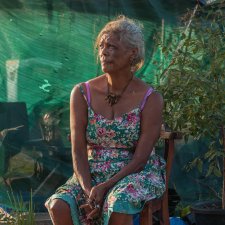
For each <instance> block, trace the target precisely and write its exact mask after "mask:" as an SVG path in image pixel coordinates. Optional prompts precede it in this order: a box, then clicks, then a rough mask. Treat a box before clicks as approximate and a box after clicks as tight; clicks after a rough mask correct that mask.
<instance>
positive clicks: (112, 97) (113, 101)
mask: <svg viewBox="0 0 225 225" xmlns="http://www.w3.org/2000/svg"><path fill="white" fill-rule="evenodd" d="M120 97H121V95H116V94H113V93H112V92H110V93H109V94H108V95H107V96H106V97H105V100H106V101H107V102H108V104H109V105H110V106H112V105H114V104H116V103H117V102H118V101H119V99H120Z"/></svg>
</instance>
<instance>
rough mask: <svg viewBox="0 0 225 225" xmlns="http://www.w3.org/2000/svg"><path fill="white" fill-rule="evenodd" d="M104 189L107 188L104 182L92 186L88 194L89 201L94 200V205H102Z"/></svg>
mask: <svg viewBox="0 0 225 225" xmlns="http://www.w3.org/2000/svg"><path fill="white" fill-rule="evenodd" d="M106 191H107V189H106V187H105V185H104V183H101V184H98V185H96V186H94V187H92V189H91V192H90V195H89V201H90V202H94V203H95V204H96V205H102V203H103V200H104V196H105V194H106Z"/></svg>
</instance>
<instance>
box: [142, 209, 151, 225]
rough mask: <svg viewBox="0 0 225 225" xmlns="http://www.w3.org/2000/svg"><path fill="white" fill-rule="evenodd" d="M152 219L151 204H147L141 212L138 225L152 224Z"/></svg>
mask: <svg viewBox="0 0 225 225" xmlns="http://www.w3.org/2000/svg"><path fill="white" fill-rule="evenodd" d="M152 219H153V218H152V208H151V205H147V206H146V207H145V209H143V210H142V212H141V215H140V225H153V222H152Z"/></svg>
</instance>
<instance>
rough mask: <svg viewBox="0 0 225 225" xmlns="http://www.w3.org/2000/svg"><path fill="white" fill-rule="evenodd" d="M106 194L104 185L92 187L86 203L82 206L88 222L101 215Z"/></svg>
mask: <svg viewBox="0 0 225 225" xmlns="http://www.w3.org/2000/svg"><path fill="white" fill-rule="evenodd" d="M105 193H106V188H105V187H104V184H102V183H101V184H98V185H96V186H94V187H92V189H91V191H90V195H89V197H88V199H87V200H86V203H85V204H83V205H81V206H80V208H81V209H84V210H85V213H86V216H87V219H88V220H92V219H95V218H97V217H98V216H99V215H100V212H101V208H102V204H103V202H104V196H105Z"/></svg>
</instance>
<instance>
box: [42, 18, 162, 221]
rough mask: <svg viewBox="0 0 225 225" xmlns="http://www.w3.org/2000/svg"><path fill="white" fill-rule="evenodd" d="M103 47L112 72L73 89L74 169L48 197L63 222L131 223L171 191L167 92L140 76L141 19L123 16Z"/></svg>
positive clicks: (104, 36) (100, 40) (101, 41)
mask: <svg viewBox="0 0 225 225" xmlns="http://www.w3.org/2000/svg"><path fill="white" fill-rule="evenodd" d="M96 47H97V49H98V56H99V59H100V62H101V66H102V71H103V72H104V74H103V75H101V76H99V77H97V78H94V79H92V80H89V81H87V82H85V83H81V84H79V85H76V86H75V87H74V89H73V90H72V93H71V100H70V128H71V143H72V156H73V167H74V175H73V176H72V177H71V178H70V179H69V180H68V181H67V182H66V184H64V185H63V186H61V187H60V188H58V189H57V191H56V193H55V194H54V195H53V196H51V197H50V198H49V199H48V200H47V202H46V207H47V208H48V210H49V213H50V216H51V218H52V221H53V223H54V224H55V225H65V224H66V225H72V224H74V225H81V224H82V225H87V224H96V225H103V224H104V225H106V224H109V225H124V224H126V225H131V224H133V220H132V215H133V214H136V213H139V212H140V211H141V210H142V209H143V207H144V205H145V203H146V202H147V201H149V200H151V199H153V198H158V197H160V196H161V195H162V194H163V192H164V190H165V183H164V175H165V171H164V169H165V163H164V161H163V160H162V159H161V158H160V157H159V156H157V155H156V154H155V153H154V151H153V148H154V144H155V142H156V141H157V139H158V137H159V133H160V127H161V124H162V109H163V99H162V97H161V95H160V94H159V93H157V92H156V91H154V89H153V88H152V87H149V86H148V85H147V84H146V83H144V82H143V81H142V80H140V79H138V78H137V77H135V76H134V72H135V71H136V70H138V69H140V68H141V66H142V65H143V62H144V39H143V35H142V31H141V26H140V25H139V24H138V23H137V22H135V21H133V20H131V19H129V18H126V17H125V16H120V17H118V18H117V19H115V20H113V21H111V22H109V23H107V24H106V25H105V27H104V28H103V29H102V31H101V32H100V33H99V35H98V37H97V40H96Z"/></svg>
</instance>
